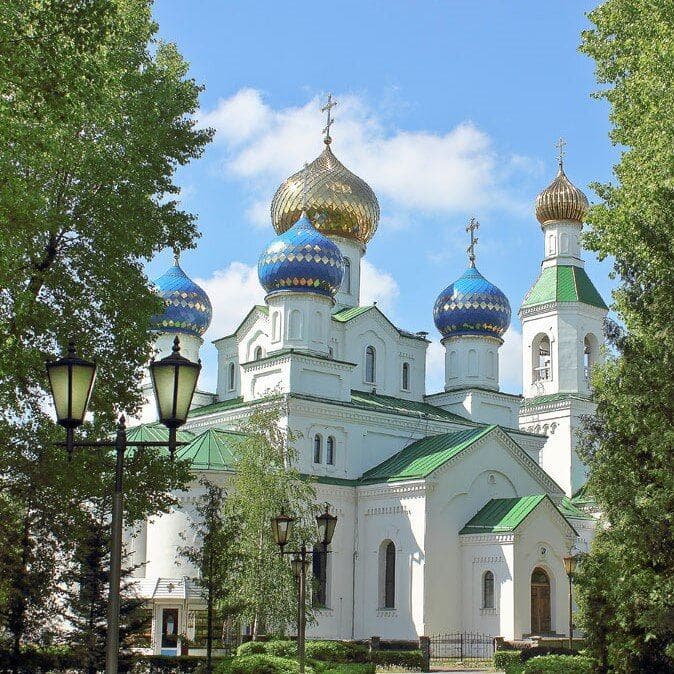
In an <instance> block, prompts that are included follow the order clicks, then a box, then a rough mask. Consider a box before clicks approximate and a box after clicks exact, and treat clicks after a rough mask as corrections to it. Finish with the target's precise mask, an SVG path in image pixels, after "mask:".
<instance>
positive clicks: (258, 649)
mask: <svg viewBox="0 0 674 674" xmlns="http://www.w3.org/2000/svg"><path fill="white" fill-rule="evenodd" d="M266 652H267V642H265V641H246V642H244V643H242V644H241V645H240V646H239V647H238V648H237V649H236V654H237V655H239V656H242V655H255V654H256V653H266Z"/></svg>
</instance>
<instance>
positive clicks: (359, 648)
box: [305, 641, 369, 663]
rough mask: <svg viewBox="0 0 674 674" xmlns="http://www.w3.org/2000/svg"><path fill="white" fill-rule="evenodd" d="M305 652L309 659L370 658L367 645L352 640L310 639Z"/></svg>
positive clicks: (325, 660) (337, 660) (344, 660)
mask: <svg viewBox="0 0 674 674" xmlns="http://www.w3.org/2000/svg"><path fill="white" fill-rule="evenodd" d="M305 652H306V656H307V658H308V659H310V660H321V661H322V662H338V663H341V662H345V663H346V662H367V661H368V660H369V651H368V648H367V646H364V645H363V644H357V643H354V642H352V641H308V642H307V644H306V646H305Z"/></svg>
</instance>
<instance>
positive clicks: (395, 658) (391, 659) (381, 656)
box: [371, 650, 424, 669]
mask: <svg viewBox="0 0 674 674" xmlns="http://www.w3.org/2000/svg"><path fill="white" fill-rule="evenodd" d="M371 660H372V662H374V663H376V664H378V665H384V666H396V667H404V668H405V669H423V668H424V656H423V653H422V652H421V651H420V650H415V651H373V652H372V655H371Z"/></svg>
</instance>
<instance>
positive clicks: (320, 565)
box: [311, 543, 328, 608]
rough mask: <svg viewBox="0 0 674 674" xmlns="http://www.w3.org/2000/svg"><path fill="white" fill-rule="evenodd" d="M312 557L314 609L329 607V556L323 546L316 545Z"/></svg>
mask: <svg viewBox="0 0 674 674" xmlns="http://www.w3.org/2000/svg"><path fill="white" fill-rule="evenodd" d="M313 553H314V554H313V555H311V572H312V577H311V581H312V582H311V604H312V606H313V607H314V608H325V607H326V606H327V605H328V555H327V551H326V550H324V549H323V544H322V543H319V544H316V545H314V550H313Z"/></svg>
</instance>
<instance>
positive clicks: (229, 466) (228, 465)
mask: <svg viewBox="0 0 674 674" xmlns="http://www.w3.org/2000/svg"><path fill="white" fill-rule="evenodd" d="M243 437H245V436H244V435H243V434H242V433H236V432H234V431H224V430H221V429H219V428H210V429H209V430H207V431H206V432H205V433H202V434H201V435H198V436H197V437H196V438H194V440H192V442H190V444H189V445H185V446H184V447H181V448H180V450H179V452H178V458H179V459H189V460H190V461H191V462H192V468H194V469H195V470H233V468H234V463H235V455H234V453H235V451H236V443H237V442H238V441H240V440H241V438H243Z"/></svg>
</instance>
